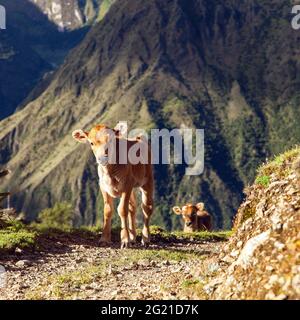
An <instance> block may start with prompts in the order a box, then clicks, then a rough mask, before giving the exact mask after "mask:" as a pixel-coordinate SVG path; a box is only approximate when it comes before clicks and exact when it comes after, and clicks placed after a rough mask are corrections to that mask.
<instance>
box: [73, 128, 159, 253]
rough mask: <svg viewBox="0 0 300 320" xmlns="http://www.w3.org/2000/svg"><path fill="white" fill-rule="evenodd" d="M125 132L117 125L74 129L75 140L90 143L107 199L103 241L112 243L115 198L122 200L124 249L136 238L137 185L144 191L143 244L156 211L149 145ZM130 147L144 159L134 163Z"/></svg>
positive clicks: (119, 207) (101, 185) (122, 240)
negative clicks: (86, 130)
mask: <svg viewBox="0 0 300 320" xmlns="http://www.w3.org/2000/svg"><path fill="white" fill-rule="evenodd" d="M124 134H125V132H124V130H123V128H122V127H119V126H117V127H116V128H115V129H113V130H112V129H110V128H108V127H107V126H105V125H97V126H95V127H94V128H92V130H91V131H90V132H84V131H82V130H76V131H74V132H73V138H74V139H75V140H77V141H79V142H81V143H89V144H90V145H91V148H92V150H93V153H94V155H95V157H96V160H97V163H98V175H99V184H100V189H101V192H102V196H103V200H104V223H103V233H102V237H101V242H102V243H109V242H111V218H112V213H113V198H120V199H121V200H120V203H119V206H118V214H119V216H120V219H121V227H122V231H121V248H126V247H128V245H129V243H130V242H135V241H136V224H135V223H136V217H135V215H136V199H135V195H134V189H135V188H139V189H140V191H141V193H142V210H143V215H144V227H143V231H142V244H143V245H146V244H147V243H149V242H150V232H149V222H150V217H151V214H152V212H153V172H152V165H151V150H150V147H149V144H148V143H147V141H144V139H143V138H142V137H138V138H136V139H126V138H124ZM120 146H123V148H122V147H120ZM124 146H125V147H124ZM120 150H121V151H120ZM131 150H137V151H136V153H137V156H139V157H140V159H141V161H139V162H134V164H133V163H132V160H131V159H130V154H131V153H130V151H131ZM141 150H144V151H145V150H146V151H145V152H141ZM145 158H147V159H145ZM120 159H122V160H120Z"/></svg>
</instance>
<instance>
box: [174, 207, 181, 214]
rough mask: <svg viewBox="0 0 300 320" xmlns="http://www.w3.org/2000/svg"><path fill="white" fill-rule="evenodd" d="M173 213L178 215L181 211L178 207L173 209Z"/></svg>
mask: <svg viewBox="0 0 300 320" xmlns="http://www.w3.org/2000/svg"><path fill="white" fill-rule="evenodd" d="M173 212H174V213H176V214H178V215H180V214H181V212H182V210H181V209H180V208H179V207H173Z"/></svg>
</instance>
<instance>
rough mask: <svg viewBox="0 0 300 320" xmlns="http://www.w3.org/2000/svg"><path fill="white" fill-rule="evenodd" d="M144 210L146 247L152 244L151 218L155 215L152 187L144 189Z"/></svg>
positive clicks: (143, 241)
mask: <svg viewBox="0 0 300 320" xmlns="http://www.w3.org/2000/svg"><path fill="white" fill-rule="evenodd" d="M141 191H142V210H143V215H144V227H143V231H142V244H143V245H144V246H146V245H147V244H149V242H150V230H149V225H150V218H151V215H152V213H153V191H152V185H149V186H147V187H142V188H141Z"/></svg>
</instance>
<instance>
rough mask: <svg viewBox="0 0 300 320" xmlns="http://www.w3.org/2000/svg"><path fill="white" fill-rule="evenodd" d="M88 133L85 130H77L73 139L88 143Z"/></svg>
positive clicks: (73, 134)
mask: <svg viewBox="0 0 300 320" xmlns="http://www.w3.org/2000/svg"><path fill="white" fill-rule="evenodd" d="M88 135H89V133H88V132H85V131H83V130H75V131H73V133H72V137H73V139H75V140H76V141H78V142H80V143H86V142H87V141H88Z"/></svg>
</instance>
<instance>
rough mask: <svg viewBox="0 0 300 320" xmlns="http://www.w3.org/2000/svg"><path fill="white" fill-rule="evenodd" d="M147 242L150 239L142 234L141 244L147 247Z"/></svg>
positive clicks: (148, 242)
mask: <svg viewBox="0 0 300 320" xmlns="http://www.w3.org/2000/svg"><path fill="white" fill-rule="evenodd" d="M149 244H150V239H149V238H146V237H144V236H143V237H142V246H143V247H145V248H148V247H149Z"/></svg>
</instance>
